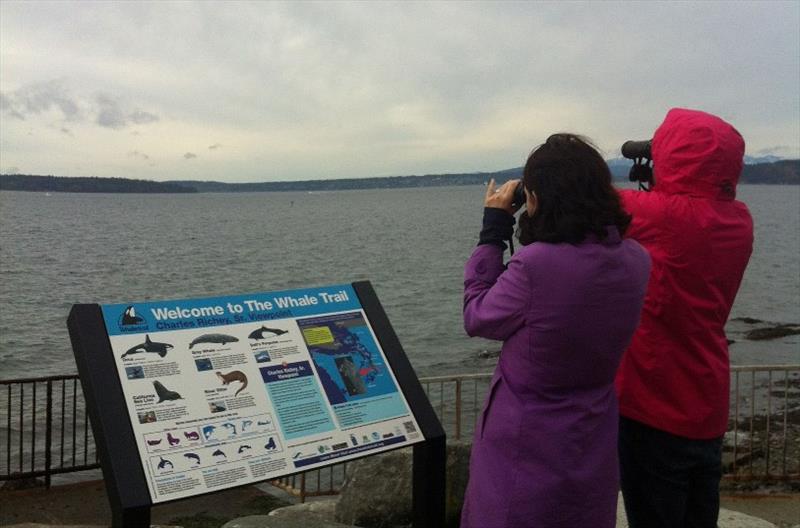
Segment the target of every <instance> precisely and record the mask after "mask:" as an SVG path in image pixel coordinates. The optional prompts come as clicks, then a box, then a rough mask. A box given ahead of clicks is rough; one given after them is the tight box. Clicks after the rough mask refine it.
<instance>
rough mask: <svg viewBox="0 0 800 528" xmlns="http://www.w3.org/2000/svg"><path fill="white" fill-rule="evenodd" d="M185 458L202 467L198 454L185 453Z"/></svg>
mask: <svg viewBox="0 0 800 528" xmlns="http://www.w3.org/2000/svg"><path fill="white" fill-rule="evenodd" d="M183 456H185V457H186V458H189V459H191V460H194V461H195V463H196V464H197V465H200V456H199V455H197V453H184V454H183Z"/></svg>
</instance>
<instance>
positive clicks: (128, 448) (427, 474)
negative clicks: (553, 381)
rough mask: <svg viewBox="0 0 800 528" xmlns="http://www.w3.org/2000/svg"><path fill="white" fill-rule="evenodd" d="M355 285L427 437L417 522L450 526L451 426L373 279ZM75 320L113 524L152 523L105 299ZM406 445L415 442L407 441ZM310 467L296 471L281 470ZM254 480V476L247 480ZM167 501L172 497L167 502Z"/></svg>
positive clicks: (77, 311)
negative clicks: (403, 342) (447, 519)
mask: <svg viewBox="0 0 800 528" xmlns="http://www.w3.org/2000/svg"><path fill="white" fill-rule="evenodd" d="M352 287H353V289H354V290H355V292H356V294H357V295H358V298H359V301H360V303H361V306H362V308H363V310H364V312H365V314H366V316H367V319H368V320H369V323H370V325H371V326H372V329H373V331H374V333H375V335H376V337H377V338H378V341H379V342H380V345H381V347H382V349H383V351H384V353H385V355H386V360H387V361H388V363H389V365H390V366H391V368H392V371H393V372H394V375H395V378H396V380H397V383H398V386H399V388H400V390H401V391H402V392H403V394H404V396H405V398H406V401H407V402H408V404H409V408H410V410H411V412H412V413H413V415H414V417H415V418H416V420H417V423H418V425H419V426H420V429H421V432H422V435H423V437H424V438H425V441H424V442H420V443H416V444H413V449H414V453H413V469H412V471H413V491H412V502H413V526H414V527H415V528H418V527H419V528H421V527H438V526H442V525H443V524H444V519H445V467H446V456H447V455H446V447H445V446H446V435H445V432H444V429H443V428H442V425H441V423H440V422H439V419H438V417H437V416H436V413H435V411H434V410H433V407H432V406H431V404H430V401H429V400H428V397H427V396H426V394H425V391H424V390H423V388H422V385H421V384H420V382H419V380H418V378H417V376H416V373H415V372H414V369H413V368H412V367H411V363H410V362H409V361H408V358H407V357H406V354H405V351H404V350H403V347H402V345H401V344H400V340H399V339H398V337H397V335H396V334H395V332H394V329H393V328H392V325H391V323H390V321H389V318H388V317H387V315H386V312H385V311H384V309H383V306H382V305H381V303H380V301H379V300H378V296H377V294H376V293H375V290H374V289H373V287H372V284H371V283H370V282H369V281H359V282H353V283H352ZM67 327H68V329H69V334H70V339H71V341H72V349H73V352H74V354H75V362H76V363H77V367H78V373H79V376H80V380H81V385H82V387H83V393H84V398H85V400H86V407H87V411H88V413H89V417H90V419H91V424H92V432H93V433H94V438H95V445H96V446H97V453H98V457H99V459H100V464H101V467H102V470H103V477H104V480H105V485H106V492H107V494H108V499H109V503H110V505H111V511H112V526H113V527H114V528H128V527H137V528H138V527H141V526H149V525H150V509H151V507H152V506H153V503H152V500H151V498H150V492H149V490H148V486H147V481H146V477H145V474H144V469H143V468H142V463H141V459H140V455H139V451H138V448H137V445H136V440H135V436H134V431H133V427H132V425H131V422H130V418H129V415H128V412H127V404H126V401H125V396H124V394H123V389H122V383H121V381H120V379H119V374H118V370H117V366H116V363H115V359H114V355H113V353H112V349H111V342H110V340H109V337H108V333H107V331H106V326H105V321H104V319H103V314H102V310H101V308H100V305H98V304H75V305H73V307H72V310H71V311H70V314H69V318H68V319H67ZM402 447H407V445H406V446H401V447H400V448H402ZM382 452H385V451H382ZM367 456H374V454H365V455H363V456H359V457H358V458H366V457H367ZM336 463H338V462H337V461H336V460H333V461H331V463H330V464H325V465H324V466H319V467H327V466H329V465H334V464H336ZM302 472H303V471H302V470H301V471H293V472H290V473H287V474H286V475H280V477H284V476H290V475H294V474H298V473H302ZM271 478H276V477H271ZM252 484H254V483H253V482H251V483H247V484H243V486H247V485H252ZM237 487H238V486H237ZM226 489H231V488H226ZM209 493H215V492H208V491H206V492H203V493H198V494H197V495H194V496H195V497H196V496H200V495H204V494H209ZM185 499H186V498H181V499H174V500H185ZM166 502H172V501H165V502H163V503H162V502H160V503H159V504H164V503H166Z"/></svg>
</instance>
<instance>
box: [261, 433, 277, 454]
mask: <svg viewBox="0 0 800 528" xmlns="http://www.w3.org/2000/svg"><path fill="white" fill-rule="evenodd" d="M276 447H277V446H276V445H275V438H274V437H272V436H270V437H269V442H267V444H266V445H265V446H264V449H266V450H267V451H272V450H273V449H275V448H276Z"/></svg>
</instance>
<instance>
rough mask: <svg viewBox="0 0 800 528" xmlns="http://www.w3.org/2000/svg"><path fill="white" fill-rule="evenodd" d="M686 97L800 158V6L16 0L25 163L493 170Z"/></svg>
mask: <svg viewBox="0 0 800 528" xmlns="http://www.w3.org/2000/svg"><path fill="white" fill-rule="evenodd" d="M673 106H684V107H690V108H699V109H703V110H706V111H709V112H712V113H716V114H718V115H720V116H722V117H724V118H725V119H728V120H729V121H731V122H732V123H733V124H734V125H735V126H736V127H737V128H738V129H739V130H740V132H742V134H743V135H744V136H745V139H746V141H747V145H748V146H747V151H748V154H750V155H764V154H776V155H780V156H783V157H800V2H797V1H789V2H778V1H771V2H754V3H749V2H724V3H723V2H696V3H695V2H680V3H679V2H669V3H656V2H642V3H631V2H628V3H614V2H587V3H580V2H569V3H567V2H564V3H549V2H525V3H505V2H491V3H476V2H470V3H461V2H437V3H427V2H420V3H393V2H392V3H374V2H370V3H347V2H330V3H328V2H326V3H314V2H308V3H299V2H298V3H286V4H284V3H274V2H244V3H235V2H210V1H207V2H119V3H118V2H88V1H86V2H66V1H59V2H54V3H48V2H13V1H8V0H4V1H3V2H2V3H0V172H3V173H10V172H21V173H27V174H55V175H65V176H66V175H70V176H120V177H132V178H145V179H152V180H169V179H214V180H220V181H230V182H234V181H278V180H301V179H320V178H344V177H368V176H390V175H405V174H424V173H442V172H471V171H479V170H482V171H493V170H500V169H505V168H510V167H515V166H520V165H522V163H523V162H524V159H525V157H526V155H527V153H528V152H529V150H530V149H531V147H532V146H534V145H536V144H538V143H540V142H541V141H543V140H544V139H545V138H546V136H547V135H548V134H549V133H552V132H556V131H574V132H579V133H583V134H586V135H588V136H590V137H591V138H593V139H594V140H595V141H596V143H597V144H598V145H599V146H600V148H601V149H602V150H603V151H604V154H605V155H606V157H609V158H610V157H615V156H617V155H618V148H619V145H620V144H621V142H622V141H624V140H625V139H630V138H645V137H649V136H650V134H651V133H652V131H653V129H654V128H655V127H656V126H657V125H658V123H659V122H660V120H661V119H662V118H663V116H664V114H665V112H666V111H667V109H669V108H670V107H673Z"/></svg>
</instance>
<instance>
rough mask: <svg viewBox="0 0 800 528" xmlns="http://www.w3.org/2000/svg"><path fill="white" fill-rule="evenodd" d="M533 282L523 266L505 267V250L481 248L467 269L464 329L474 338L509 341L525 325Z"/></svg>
mask: <svg viewBox="0 0 800 528" xmlns="http://www.w3.org/2000/svg"><path fill="white" fill-rule="evenodd" d="M529 283H530V281H529V278H528V276H527V274H526V271H525V267H524V264H523V263H522V262H521V261H520V260H519V259H516V258H512V259H511V260H510V261H509V263H508V267H507V268H505V269H504V267H503V249H502V248H500V247H498V246H494V245H491V244H485V245H481V246H478V247H477V248H476V249H475V251H474V252H473V253H472V256H471V257H470V258H469V260H468V261H467V265H466V267H465V270H464V329H465V330H466V332H467V334H468V335H470V336H472V337H476V336H477V337H484V338H487V339H495V340H501V341H502V340H505V339H508V338H509V337H510V336H511V335H512V334H514V332H516V331H517V330H518V329H519V328H520V327H522V325H523V324H524V323H525V313H526V309H527V307H528V304H529V302H530V297H531V291H530V284H529Z"/></svg>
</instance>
